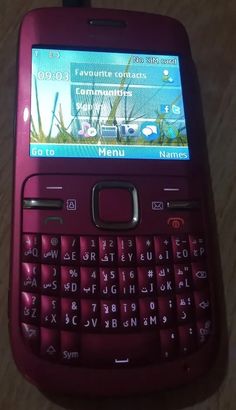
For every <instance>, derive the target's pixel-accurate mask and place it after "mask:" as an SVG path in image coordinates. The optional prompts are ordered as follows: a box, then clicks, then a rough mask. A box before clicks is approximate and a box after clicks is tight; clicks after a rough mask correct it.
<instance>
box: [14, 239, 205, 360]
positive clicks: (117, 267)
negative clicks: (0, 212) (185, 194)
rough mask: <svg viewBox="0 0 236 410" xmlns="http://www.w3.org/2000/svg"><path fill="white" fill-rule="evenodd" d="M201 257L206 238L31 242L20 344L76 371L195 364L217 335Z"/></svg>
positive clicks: (25, 249) (25, 254)
mask: <svg viewBox="0 0 236 410" xmlns="http://www.w3.org/2000/svg"><path fill="white" fill-rule="evenodd" d="M205 253H206V251H205V244H204V238H203V237H202V236H201V235H194V234H190V235H187V234H181V235H173V236H167V235H156V236H155V235H154V236H151V235H147V236H136V237H135V236H118V237H115V236H69V235H68V236H66V235H61V236H60V235H46V234H42V235H40V234H32V233H29V234H27V233H25V234H23V235H22V263H21V312H20V318H21V326H22V334H23V337H24V339H25V341H26V342H27V343H28V345H29V346H30V347H31V349H32V350H33V351H34V352H35V353H36V354H39V355H41V357H44V358H47V359H50V360H55V361H60V362H62V363H68V364H73V365H74V364H76V365H91V360H92V358H93V360H94V362H93V365H94V366H96V365H98V366H102V365H110V366H111V365H114V364H118V365H120V364H122V365H124V364H125V365H126V364H142V363H143V364H145V363H148V362H150V361H152V362H153V361H155V360H156V361H160V360H173V359H175V358H177V357H179V356H182V355H186V354H190V353H192V352H193V351H195V350H196V349H197V348H199V346H200V345H201V344H203V343H205V341H206V340H207V338H208V336H209V334H210V332H211V306H210V291H209V282H208V271H207V267H206V260H205ZM131 341H133V346H134V349H133V350H135V346H136V347H138V345H140V346H141V347H140V346H139V353H137V352H135V353H134V351H133V350H132V348H131ZM96 344H97V345H96ZM100 344H102V345H103V347H102V348H101V351H100V353H99V355H101V357H100V358H99V359H98V358H96V355H95V350H96V346H97V349H98V350H97V351H98V352H99V346H100ZM104 346H105V347H106V349H104ZM140 349H141V350H140ZM102 352H103V353H102ZM102 363H103V364H102Z"/></svg>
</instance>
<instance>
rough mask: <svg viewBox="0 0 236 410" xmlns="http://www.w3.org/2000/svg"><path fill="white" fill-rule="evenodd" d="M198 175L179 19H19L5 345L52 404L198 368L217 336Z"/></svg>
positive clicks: (109, 14) (204, 198)
mask: <svg viewBox="0 0 236 410" xmlns="http://www.w3.org/2000/svg"><path fill="white" fill-rule="evenodd" d="M208 180H209V178H208V171H207V157H206V154H205V142H204V129H203V126H202V114H201V106H200V102H199V90H198V85H197V80H196V74H195V69H194V65H193V61H192V58H191V51H190V47H189V41H188V38H187V34H186V32H185V29H184V28H183V26H182V25H181V24H180V23H179V22H178V21H176V20H174V19H172V18H169V17H164V16H160V15H151V14H145V13H136V12H126V11H112V10H102V9H69V8H68V9H62V8H47V9H39V10H34V11H31V12H30V13H29V14H27V15H26V17H25V18H24V21H23V23H22V26H21V30H20V41H19V65H18V105H17V120H16V154H15V181H14V198H13V202H14V210H13V233H12V255H13V257H12V268H11V283H10V334H11V344H12V350H13V354H14V358H15V361H16V364H17V366H18V368H19V370H20V372H21V373H22V374H23V375H24V376H25V377H26V378H27V379H28V380H30V381H31V382H32V383H34V384H35V385H37V386H38V387H39V388H40V389H43V390H45V391H49V392H54V393H55V392H57V393H60V392H61V393H66V394H87V395H111V394H132V393H137V392H140V391H141V392H149V391H154V390H160V389H164V388H170V387H174V386H177V385H182V384H185V383H187V382H189V381H192V380H194V379H195V378H196V377H199V376H200V375H202V374H203V373H204V372H206V371H207V370H208V368H209V367H210V365H211V363H212V361H213V358H214V356H215V350H216V339H217V332H218V327H217V320H216V313H215V309H216V303H215V284H214V269H215V267H214V260H215V255H214V252H215V248H214V246H213V244H212V235H211V226H210V222H209V219H210V218H209V215H210V213H211V208H210V205H209V201H208V192H209V181H208Z"/></svg>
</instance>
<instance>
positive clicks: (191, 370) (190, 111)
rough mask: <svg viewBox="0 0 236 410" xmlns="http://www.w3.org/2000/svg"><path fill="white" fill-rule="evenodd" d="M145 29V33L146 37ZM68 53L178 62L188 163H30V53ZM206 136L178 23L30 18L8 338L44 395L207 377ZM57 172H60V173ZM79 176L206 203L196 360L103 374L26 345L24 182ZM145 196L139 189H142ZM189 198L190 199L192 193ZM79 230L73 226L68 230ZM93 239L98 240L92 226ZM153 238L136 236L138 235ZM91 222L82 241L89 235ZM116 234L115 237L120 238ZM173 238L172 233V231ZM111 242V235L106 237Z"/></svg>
mask: <svg viewBox="0 0 236 410" xmlns="http://www.w3.org/2000/svg"><path fill="white" fill-rule="evenodd" d="M96 18H98V19H111V20H120V21H124V22H125V25H124V26H121V27H108V26H107V27H99V26H91V25H89V24H88V20H91V19H96ZM140 27H142V30H140ZM33 45H36V46H40V45H43V46H47V45H48V46H58V47H59V46H62V47H65V46H66V47H78V48H80V47H81V48H86V49H102V50H109V49H112V50H118V51H119V50H121V51H126V50H127V51H131V52H132V51H136V52H145V53H148V52H150V53H152V52H153V53H160V54H173V55H179V57H180V64H181V76H182V82H183V84H182V85H183V95H184V101H185V111H186V119H187V129H188V136H189V148H190V157H191V159H190V160H189V161H169V160H165V161H154V160H132V161H131V160H130V161H129V160H125V161H124V160H122V159H74V158H70V159H65V158H63V159H62V158H53V160H52V159H48V158H42V159H41V158H32V157H30V156H29V131H30V119H29V118H28V120H26V121H24V120H23V113H24V110H25V108H28V109H29V110H30V88H31V49H32V46H33ZM205 151H206V150H205V141H204V128H203V125H202V114H201V106H200V99H199V90H198V85H197V79H196V74H195V68H194V65H193V62H192V58H191V52H190V47H189V42H188V38H187V34H186V32H185V29H184V28H183V26H182V25H181V24H180V23H179V22H178V21H176V20H174V19H172V18H169V17H164V16H159V15H152V14H145V13H137V12H128V11H117V10H116V11H112V10H103V9H63V8H47V9H39V10H33V11H31V12H29V13H28V14H27V15H26V16H25V18H24V20H23V23H22V26H21V30H20V39H19V59H18V103H17V117H16V151H15V176H14V196H13V204H14V209H13V221H12V263H11V278H10V300H9V301H10V309H9V322H10V337H11V345H12V350H13V355H14V359H15V362H16V364H17V367H18V369H19V370H20V372H21V373H22V374H23V375H24V376H25V377H26V378H27V379H28V380H30V381H31V382H32V383H34V384H35V385H36V386H38V387H39V388H40V389H42V390H46V391H49V392H54V393H66V394H85V395H101V396H104V395H114V394H118V395H120V394H121V395H125V394H133V393H138V392H139V393H140V392H142V393H144V392H149V391H155V390H160V389H164V388H170V387H174V386H178V385H183V384H186V383H188V382H190V381H192V380H194V379H195V378H197V377H199V376H200V375H202V374H203V373H205V372H206V371H207V370H208V369H209V367H210V365H211V363H212V361H213V358H214V356H215V350H216V344H217V343H216V340H217V333H218V328H217V321H216V312H215V306H216V303H215V289H214V269H215V267H214V257H213V255H214V247H213V245H212V239H211V235H210V232H211V226H210V222H209V219H210V218H209V215H210V213H211V209H210V208H209V204H208V191H209V177H208V168H207V157H206V152H205ZM58 170H59V171H58ZM38 174H54V175H58V178H60V174H63V175H69V174H73V175H79V176H80V177H81V176H86V178H91V180H93V181H95V182H96V181H99V180H101V179H102V180H104V178H105V179H108V180H109V179H118V180H127V178H129V179H130V178H131V179H132V178H133V179H134V180H135V179H137V178H138V179H139V177H140V178H141V179H140V181H141V180H142V181H143V183H144V184H145V182H146V189H147V190H148V189H149V188H148V180H149V178H156V184H157V185H158V178H167V180H171V178H176V177H180V179H181V178H187V179H188V181H190V184H189V186H191V187H192V188H191V190H190V191H192V192H194V195H195V197H198V198H201V203H202V209H203V221H204V231H205V232H204V233H205V236H206V244H207V249H208V269H209V277H210V287H211V299H212V306H213V309H212V316H213V317H212V320H213V329H212V334H211V336H210V337H209V339H208V341H207V343H206V344H205V345H204V346H203V347H202V348H201V349H200V350H198V351H197V352H196V353H193V354H192V355H190V356H188V357H184V358H178V359H177V360H175V361H173V362H166V363H161V364H160V363H159V364H153V365H147V366H142V367H135V368H117V369H113V370H111V369H105V368H104V369H98V368H94V369H92V368H83V367H82V368H81V367H74V366H73V367H72V366H65V365H63V364H59V363H50V362H48V361H45V360H43V359H41V358H40V357H37V356H35V355H34V354H33V353H32V352H31V351H30V350H29V349H28V347H27V345H26V344H25V343H24V341H23V338H22V334H21V329H20V316H19V312H20V258H21V245H20V244H21V232H22V206H21V203H22V192H23V187H24V183H25V181H26V180H27V179H28V178H29V177H30V176H33V175H38ZM35 189H37V187H35ZM140 189H141V187H140ZM189 194H190V195H191V192H189ZM66 229H67V230H68V232H70V230H73V222H72V223H71V224H70V226H68V227H67V228H66ZM88 232H89V233H90V234H98V230H97V228H96V227H95V226H92V225H91V221H89V222H88ZM155 232H156V231H154V232H147V228H146V227H144V226H142V225H141V226H140V227H137V228H135V230H134V231H133V232H132V234H133V233H134V234H145V233H150V234H152V233H155ZM86 233H87V231H86V222H85V225H84V227H83V234H86ZM116 233H117V232H109V234H116ZM166 233H167V234H170V233H171V231H168V229H167V231H166ZM104 234H106V232H105V233H104Z"/></svg>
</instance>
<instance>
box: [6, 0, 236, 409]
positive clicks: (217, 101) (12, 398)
mask: <svg viewBox="0 0 236 410" xmlns="http://www.w3.org/2000/svg"><path fill="white" fill-rule="evenodd" d="M92 4H93V6H95V7H106V8H108V7H110V8H123V9H130V10H140V11H147V12H154V13H160V14H167V15H170V16H173V17H176V18H177V19H179V20H180V21H182V22H183V23H184V25H185V27H186V28H187V31H188V33H189V36H190V41H191V44H192V52H193V56H194V60H195V62H196V66H197V70H198V73H199V79H200V84H201V90H202V99H203V107H204V114H205V122H206V130H207V143H208V151H209V159H210V169H211V176H212V184H213V192H214V200H215V208H216V217H217V227H218V236H219V245H220V256H221V263H222V272H223V283H224V294H225V300H226V310H227V325H228V333H229V353H228V366H227V369H226V375H225V378H224V380H223V382H222V383H221V385H220V386H218V387H217V389H216V391H213V393H211V395H210V397H206V396H207V394H209V393H206V392H207V386H208V385H210V383H211V378H214V373H213V374H212V373H211V374H209V375H208V376H206V377H205V378H204V379H203V380H202V381H201V382H198V383H196V386H195V385H194V386H191V387H188V388H185V389H178V390H176V391H173V392H164V393H159V394H153V395H149V396H146V397H144V396H141V397H132V398H122V399H115V398H114V399H113V398H109V399H91V400H87V399H81V398H78V399H73V400H70V399H64V400H61V399H57V398H50V399H48V398H46V397H45V396H44V395H43V394H42V393H40V392H39V391H38V390H37V389H36V388H35V387H34V386H32V385H30V384H29V383H28V382H27V381H25V380H24V379H23V378H22V376H21V375H20V374H19V373H18V371H17V370H16V367H15V365H14V363H13V359H12V356H11V352H10V347H9V339H8V330H7V289H8V272H9V254H10V250H9V242H10V226H11V221H10V214H11V190H12V157H13V144H14V138H13V117H14V106H15V83H16V50H17V30H18V27H19V23H20V20H21V18H22V16H23V14H24V13H25V12H26V11H27V10H29V9H32V8H36V7H42V6H59V5H60V1H59V0H11V1H10V0H1V4H0V11H1V17H0V19H1V20H0V56H1V59H0V62H1V64H0V82H1V84H0V130H1V132H0V252H1V258H0V409H4V410H5V409H9V410H11V409H14V410H21V409H22V410H25V409H26V408H27V409H34V410H49V409H50V410H51V409H60V408H65V409H83V408H84V409H89V410H90V409H98V410H108V409H109V410H110V409H118V408H120V407H122V408H124V409H133V408H136V409H140V410H141V409H143V408H146V409H161V410H167V409H177V408H178V409H180V408H187V409H190V408H192V409H195V410H200V409H201V410H209V409H214V410H222V409H224V410H231V409H232V410H233V409H235V408H236V397H235V391H236V326H235V324H236V247H235V243H236V92H235V90H236V1H235V0H222V1H220V0H145V1H144V0H103V1H102V0H94V1H93V2H92ZM204 392H205V393H204Z"/></svg>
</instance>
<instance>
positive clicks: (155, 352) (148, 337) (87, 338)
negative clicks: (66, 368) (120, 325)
mask: <svg viewBox="0 0 236 410" xmlns="http://www.w3.org/2000/svg"><path fill="white" fill-rule="evenodd" d="M159 346H160V345H159V339H158V333H157V332H145V333H132V334H129V335H127V334H126V335H124V334H112V335H111V334H91V333H90V334H82V335H81V344H80V358H81V364H83V365H85V366H93V367H114V366H124V365H125V366H134V365H145V364H148V363H153V362H155V361H157V360H158V357H159V352H160V347H159Z"/></svg>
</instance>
